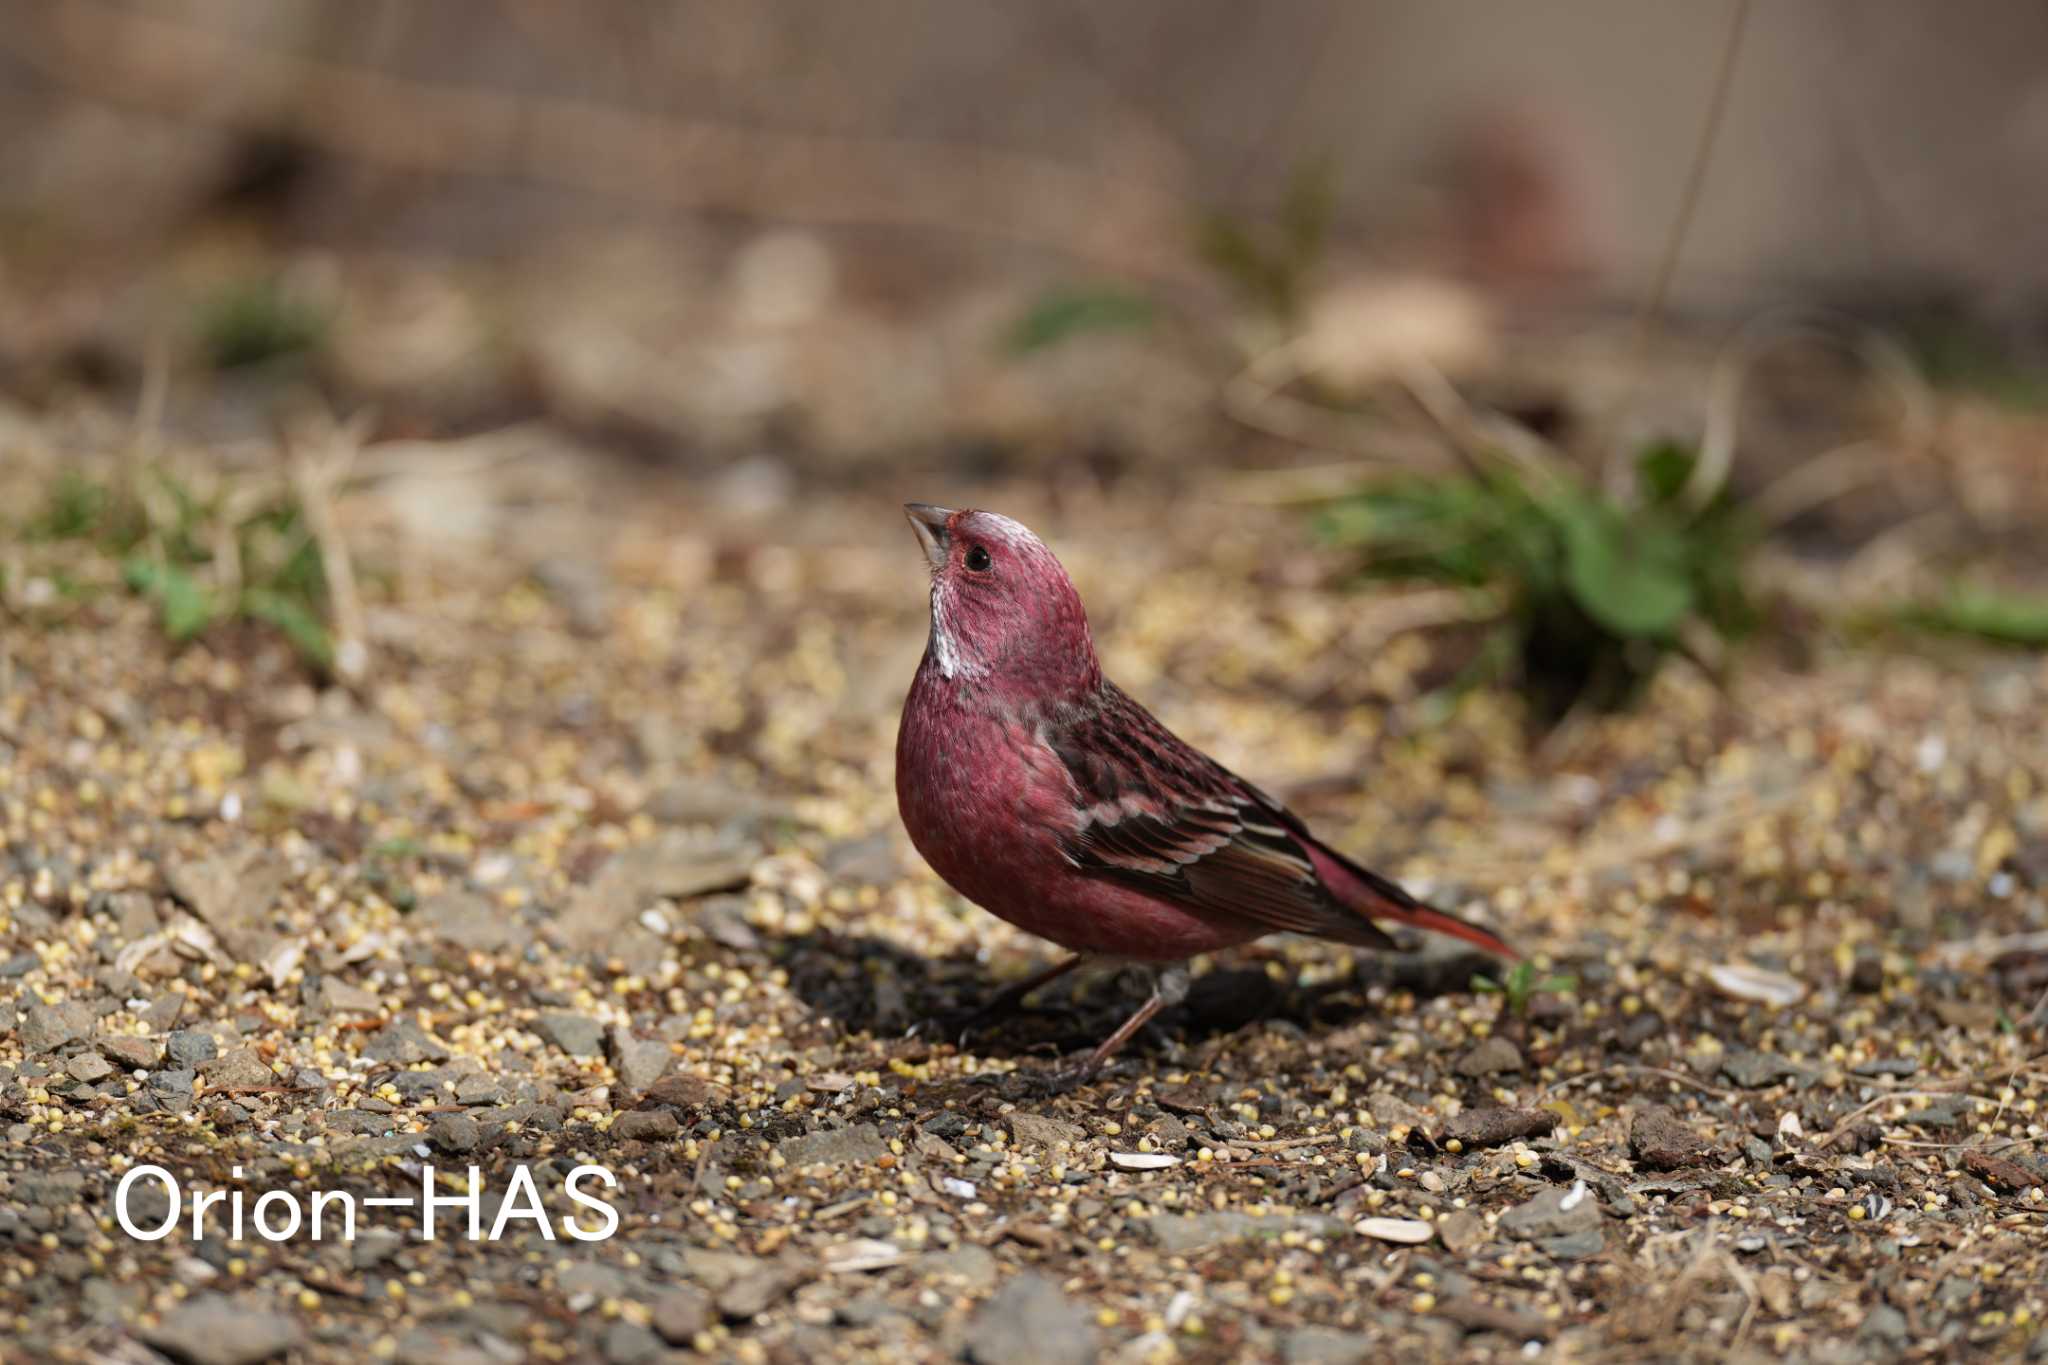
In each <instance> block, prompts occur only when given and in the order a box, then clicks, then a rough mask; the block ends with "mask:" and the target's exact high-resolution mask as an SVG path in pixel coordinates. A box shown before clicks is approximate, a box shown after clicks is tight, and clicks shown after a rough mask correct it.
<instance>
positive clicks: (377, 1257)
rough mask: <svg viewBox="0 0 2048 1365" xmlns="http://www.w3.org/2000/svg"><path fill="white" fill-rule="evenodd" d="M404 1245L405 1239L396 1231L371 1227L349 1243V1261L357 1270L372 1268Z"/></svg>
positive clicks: (393, 1254)
mask: <svg viewBox="0 0 2048 1365" xmlns="http://www.w3.org/2000/svg"><path fill="white" fill-rule="evenodd" d="M404 1245H405V1239H404V1238H403V1237H401V1236H399V1235H398V1234H397V1233H395V1232H387V1231H384V1230H382V1229H379V1228H371V1229H370V1230H369V1231H367V1232H365V1233H363V1235H362V1236H360V1237H358V1238H356V1240H355V1241H354V1242H352V1243H350V1244H349V1263H350V1264H351V1265H353V1266H354V1267H355V1268H356V1269H357V1270H374V1269H376V1268H377V1267H378V1266H380V1265H382V1264H384V1262H386V1261H388V1260H390V1259H391V1258H392V1257H393V1256H396V1255H397V1254H398V1249H399V1248H400V1247H402V1246H404Z"/></svg>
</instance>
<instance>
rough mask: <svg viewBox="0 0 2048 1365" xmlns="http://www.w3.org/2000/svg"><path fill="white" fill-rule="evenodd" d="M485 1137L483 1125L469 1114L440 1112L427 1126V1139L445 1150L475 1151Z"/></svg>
mask: <svg viewBox="0 0 2048 1365" xmlns="http://www.w3.org/2000/svg"><path fill="white" fill-rule="evenodd" d="M483 1137H484V1130H483V1125H481V1124H479V1123H478V1122H477V1121H476V1120H475V1119H473V1118H471V1117H470V1116H469V1115H467V1114H440V1115H437V1116H436V1117H435V1119H434V1121H433V1123H431V1124H429V1125H428V1127H427V1141H429V1142H431V1143H433V1144H434V1146H436V1147H438V1148H440V1149H441V1150H442V1151H444V1152H473V1151H475V1150H476V1147H477V1144H478V1143H479V1142H482V1141H483Z"/></svg>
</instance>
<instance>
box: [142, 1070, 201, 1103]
mask: <svg viewBox="0 0 2048 1365" xmlns="http://www.w3.org/2000/svg"><path fill="white" fill-rule="evenodd" d="M198 1080H199V1076H198V1074H197V1073H196V1072H193V1071H188V1070H186V1069H184V1068H183V1067H166V1068H165V1069H164V1070H162V1071H156V1072H152V1073H150V1077H149V1088H150V1089H151V1090H154V1091H156V1092H157V1093H159V1094H163V1095H185V1096H190V1095H191V1093H192V1087H193V1085H194V1084H196V1083H197V1082H198Z"/></svg>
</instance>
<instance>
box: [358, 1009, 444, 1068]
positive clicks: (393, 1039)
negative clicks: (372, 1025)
mask: <svg viewBox="0 0 2048 1365" xmlns="http://www.w3.org/2000/svg"><path fill="white" fill-rule="evenodd" d="M447 1056H448V1049H447V1048H446V1047H444V1046H443V1045H442V1044H441V1043H439V1042H438V1041H436V1040H435V1039H434V1038H433V1036H432V1035H430V1034H429V1033H428V1032H427V1031H426V1030H425V1029H423V1028H421V1027H420V1026H419V1025H418V1024H416V1023H414V1022H413V1021H412V1020H411V1019H409V1018H404V1017H400V1018H397V1019H393V1020H392V1021H391V1022H390V1023H388V1024H386V1025H385V1026H384V1027H383V1028H380V1029H378V1030H377V1031H376V1032H375V1033H373V1034H371V1035H370V1038H369V1041H368V1042H366V1043H364V1044H363V1057H364V1058H365V1059H366V1060H368V1061H372V1062H385V1063H389V1064H391V1065H394V1066H410V1065H412V1064H413V1063H414V1062H438V1061H444V1060H446V1058H447Z"/></svg>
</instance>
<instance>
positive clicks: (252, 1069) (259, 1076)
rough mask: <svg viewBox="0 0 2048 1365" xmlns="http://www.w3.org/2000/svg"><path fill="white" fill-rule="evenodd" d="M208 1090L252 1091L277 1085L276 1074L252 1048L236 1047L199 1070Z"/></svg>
mask: <svg viewBox="0 0 2048 1365" xmlns="http://www.w3.org/2000/svg"><path fill="white" fill-rule="evenodd" d="M200 1071H201V1073H202V1074H203V1075H204V1076H205V1077H206V1085H207V1088H208V1089H209V1090H254V1089H258V1088H260V1087H264V1086H272V1085H276V1084H277V1073H276V1072H274V1071H272V1070H271V1069H270V1067H269V1066H268V1065H266V1064H265V1063H264V1061H263V1059H262V1058H261V1057H259V1056H257V1055H256V1049H255V1048H252V1047H238V1048H236V1049H235V1050H234V1051H233V1052H230V1053H227V1054H226V1055H225V1056H223V1057H221V1058H219V1059H218V1060H216V1061H212V1062H208V1063H207V1064H206V1065H205V1066H203V1067H201V1068H200Z"/></svg>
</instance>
